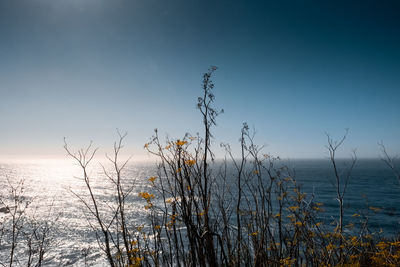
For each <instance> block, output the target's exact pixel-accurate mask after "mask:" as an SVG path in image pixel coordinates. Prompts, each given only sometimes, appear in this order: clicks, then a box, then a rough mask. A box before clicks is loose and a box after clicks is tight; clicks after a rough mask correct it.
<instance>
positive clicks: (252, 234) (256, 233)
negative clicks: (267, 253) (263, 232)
mask: <svg viewBox="0 0 400 267" xmlns="http://www.w3.org/2000/svg"><path fill="white" fill-rule="evenodd" d="M250 235H251V236H256V235H258V232H253V233H251V234H250Z"/></svg>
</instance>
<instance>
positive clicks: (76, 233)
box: [0, 160, 400, 266]
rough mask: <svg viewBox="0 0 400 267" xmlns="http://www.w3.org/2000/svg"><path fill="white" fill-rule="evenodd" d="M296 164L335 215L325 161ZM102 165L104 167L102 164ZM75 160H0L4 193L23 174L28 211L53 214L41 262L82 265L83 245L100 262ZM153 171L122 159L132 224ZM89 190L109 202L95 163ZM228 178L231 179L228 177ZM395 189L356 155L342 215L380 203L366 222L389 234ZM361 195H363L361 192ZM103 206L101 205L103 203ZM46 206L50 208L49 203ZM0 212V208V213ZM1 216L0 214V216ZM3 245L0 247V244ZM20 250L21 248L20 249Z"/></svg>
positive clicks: (399, 203)
mask: <svg viewBox="0 0 400 267" xmlns="http://www.w3.org/2000/svg"><path fill="white" fill-rule="evenodd" d="M292 167H293V168H294V169H296V178H297V180H298V182H299V183H300V184H302V185H303V191H304V192H306V193H307V194H312V193H313V192H314V193H315V195H316V200H317V201H320V202H323V203H324V204H325V205H324V207H325V208H326V212H325V213H324V215H323V216H325V218H326V220H328V221H329V220H330V218H332V217H334V216H336V213H337V203H336V201H335V197H334V190H333V188H332V186H331V184H330V180H331V179H330V177H331V170H330V166H329V162H326V161H325V162H323V161H298V162H294V163H293V164H292ZM106 168H107V169H108V168H109V167H108V166H106ZM81 175H82V174H81V170H80V168H79V166H77V165H76V164H75V163H73V162H72V161H70V160H63V161H49V162H36V163H0V193H2V194H5V193H7V192H5V190H6V188H7V186H6V185H7V178H8V179H9V181H11V183H12V184H15V183H17V182H18V181H19V180H21V179H23V180H24V181H25V183H24V188H25V193H24V196H25V198H26V199H27V200H28V201H32V204H31V206H30V212H31V213H33V214H36V215H35V216H36V217H38V218H41V219H42V220H50V221H51V220H54V219H55V218H56V217H59V218H58V220H57V223H56V224H55V229H54V236H53V238H54V240H53V245H52V246H51V249H50V250H49V252H48V254H47V260H46V262H45V265H47V266H60V265H63V266H64V265H70V266H83V265H84V263H85V258H84V256H83V252H84V251H85V250H89V255H88V257H87V260H88V261H89V262H90V266H104V264H105V259H104V257H103V255H102V254H101V253H100V252H99V249H98V248H97V242H96V238H95V235H94V232H93V230H92V229H91V228H90V227H89V226H88V221H87V219H88V218H89V219H91V218H90V216H89V217H88V218H87V217H85V214H86V215H87V214H88V213H87V210H86V208H85V207H84V206H83V204H82V203H81V202H80V201H78V199H77V197H76V196H74V195H73V193H72V192H75V193H77V194H79V195H82V196H87V190H86V187H85V184H84V182H83V181H82V179H80V178H79V177H81ZM154 175H156V171H155V168H154V164H149V163H147V164H145V163H141V164H131V165H128V166H127V168H126V170H125V173H124V174H123V177H125V178H126V179H125V180H124V184H125V185H132V184H134V185H135V187H134V192H132V195H131V196H132V197H131V198H130V199H128V202H129V203H128V205H127V210H129V211H130V214H131V216H130V217H129V220H130V221H131V222H132V223H133V224H142V223H144V220H145V218H146V213H145V211H144V210H143V204H144V203H143V201H142V202H140V198H138V197H137V193H138V192H141V191H147V190H148V189H149V182H148V180H147V179H148V177H150V176H154ZM90 177H91V182H92V183H93V190H94V192H95V194H96V195H97V196H98V198H99V200H101V204H102V205H106V204H109V203H112V202H113V191H112V190H111V188H112V185H111V184H110V181H109V180H107V178H106V177H105V176H104V174H103V170H102V167H101V165H100V164H98V163H93V165H92V168H90ZM232 184H234V183H232ZM399 191H400V187H399V185H398V181H396V180H395V179H394V177H393V176H392V174H391V172H390V170H388V169H387V168H386V167H385V166H384V165H382V164H381V162H379V161H360V162H359V163H358V165H357V166H356V168H355V169H354V172H353V177H352V180H351V181H350V183H349V187H348V193H347V195H346V198H345V199H346V202H345V204H346V209H347V214H348V216H347V220H352V219H353V218H352V217H351V214H353V213H355V212H358V211H359V210H360V209H364V208H365V205H366V201H368V203H369V205H372V206H377V207H380V208H382V212H380V213H377V214H375V213H374V212H372V211H370V215H371V219H370V223H371V225H372V226H373V227H374V228H373V229H375V230H376V229H379V228H380V227H382V228H383V229H384V230H385V231H386V232H388V233H390V234H393V233H396V232H398V231H399V226H400V225H399V216H400V199H399V198H398V197H397V196H398V193H399ZM363 195H365V196H366V197H364V196H363ZM103 207H104V206H103ZM50 208H51V209H50ZM1 216H4V214H1V213H0V217H1ZM0 219H1V218H0ZM2 248H3V249H2ZM4 248H7V246H3V247H2V246H0V262H3V261H5V259H6V258H7V256H6V255H5V254H4V253H5V252H6V251H7V249H4ZM20 253H22V254H23V253H24V251H20Z"/></svg>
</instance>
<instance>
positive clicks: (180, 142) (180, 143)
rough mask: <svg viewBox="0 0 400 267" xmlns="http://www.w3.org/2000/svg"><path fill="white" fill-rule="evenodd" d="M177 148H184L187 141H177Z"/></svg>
mask: <svg viewBox="0 0 400 267" xmlns="http://www.w3.org/2000/svg"><path fill="white" fill-rule="evenodd" d="M175 144H176V145H177V146H183V145H184V144H187V141H181V140H179V139H178V141H176V143H175Z"/></svg>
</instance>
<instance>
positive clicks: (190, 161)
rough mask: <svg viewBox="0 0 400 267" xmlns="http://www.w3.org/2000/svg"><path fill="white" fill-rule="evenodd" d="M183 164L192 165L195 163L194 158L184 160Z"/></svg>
mask: <svg viewBox="0 0 400 267" xmlns="http://www.w3.org/2000/svg"><path fill="white" fill-rule="evenodd" d="M185 164H186V165H189V166H193V165H194V164H196V161H195V160H190V159H189V160H185Z"/></svg>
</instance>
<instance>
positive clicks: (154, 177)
mask: <svg viewBox="0 0 400 267" xmlns="http://www.w3.org/2000/svg"><path fill="white" fill-rule="evenodd" d="M156 179H157V177H156V176H152V177H150V178H149V179H148V180H149V181H150V182H152V183H154V181H155V180H156Z"/></svg>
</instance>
